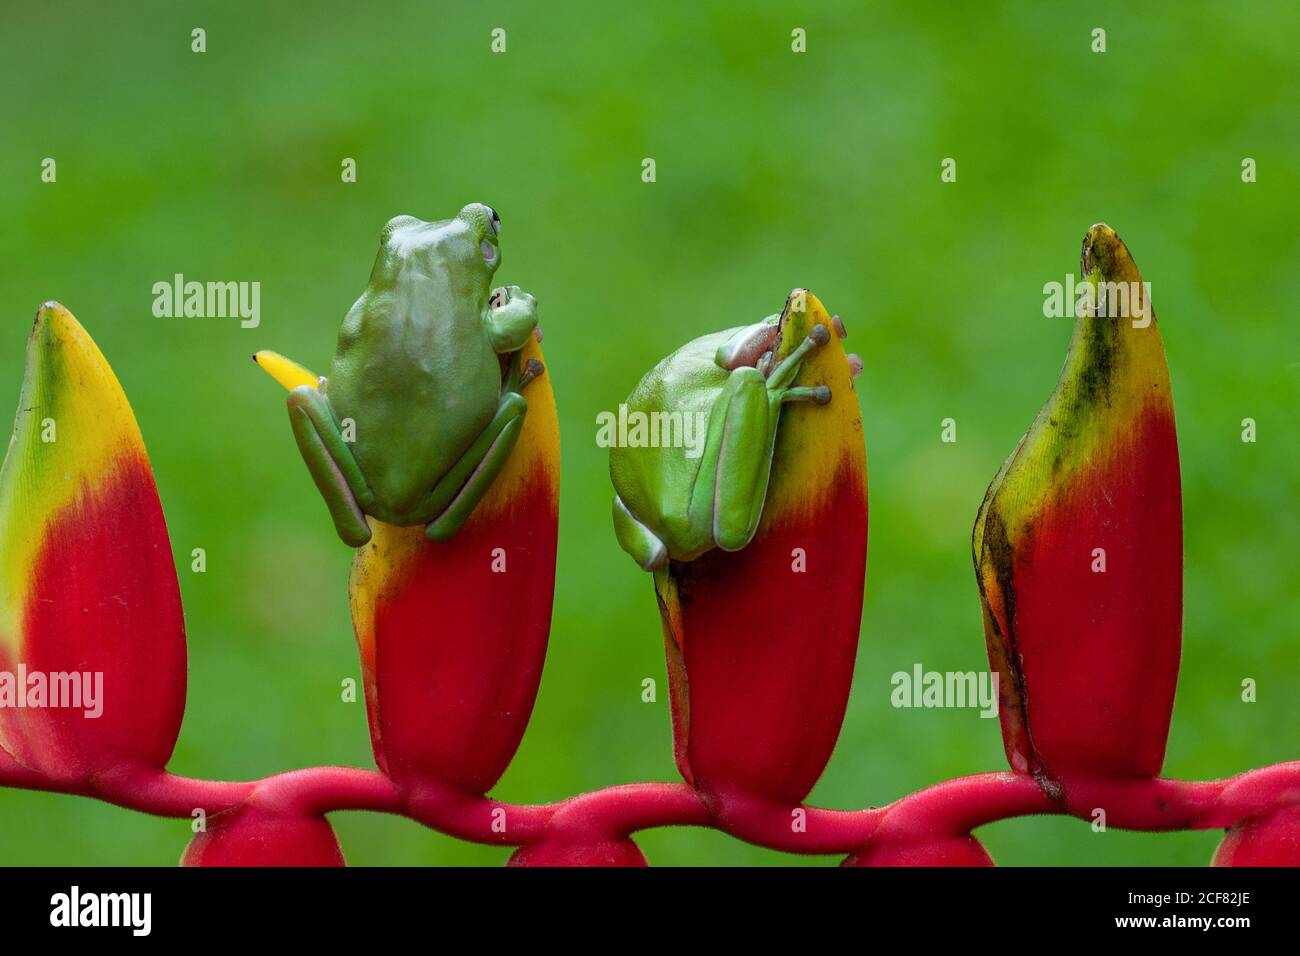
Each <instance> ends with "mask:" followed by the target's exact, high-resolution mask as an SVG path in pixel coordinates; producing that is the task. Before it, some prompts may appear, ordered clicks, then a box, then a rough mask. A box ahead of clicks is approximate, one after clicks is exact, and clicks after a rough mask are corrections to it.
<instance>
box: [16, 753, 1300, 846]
mask: <svg viewBox="0 0 1300 956" xmlns="http://www.w3.org/2000/svg"><path fill="white" fill-rule="evenodd" d="M1062 783H1063V784H1064V786H1065V790H1066V792H1067V793H1068V794H1069V798H1068V800H1067V801H1065V802H1062V801H1057V800H1053V799H1051V798H1049V797H1047V796H1046V795H1045V794H1044V793H1043V792H1042V790H1041V789H1040V788H1039V786H1038V784H1037V783H1036V782H1035V781H1034V780H1033V779H1032V778H1031V777H1029V776H1027V775H1025V774H1018V773H1010V772H999V773H984V774H975V775H973V776H968V777H959V778H957V779H955V780H947V781H944V782H943V783H939V784H936V785H934V786H931V787H927V788H925V789H923V790H919V791H917V792H915V793H911V794H908V795H907V796H905V797H902V798H901V799H899V800H897V801H895V802H894V803H891V804H889V805H888V806H884V807H879V808H876V807H872V808H869V809H866V810H829V809H824V808H820V807H810V806H782V805H779V804H775V803H772V802H770V801H768V800H765V799H763V798H757V797H754V796H752V795H748V794H705V793H702V792H699V791H696V790H694V789H692V788H691V787H689V786H688V785H686V784H684V783H633V784H624V785H621V786H613V787H606V788H604V789H601V790H596V791H592V792H590V793H583V794H578V795H577V796H574V797H570V798H568V799H567V800H563V801H560V802H558V803H553V804H540V805H527V804H510V803H503V802H501V801H498V800H494V799H492V798H490V797H487V796H482V795H478V794H471V793H464V792H461V791H457V790H454V789H452V788H448V787H443V786H441V785H438V784H432V783H429V784H421V785H420V786H418V787H416V788H413V789H412V790H409V791H407V792H405V793H403V792H401V791H399V790H398V788H397V787H396V786H395V785H394V784H393V783H392V781H391V780H389V779H388V778H387V777H386V776H384V775H383V774H382V773H379V772H378V771H375V770H363V769H358V768H352V767H309V768H305V769H302V770H291V771H288V772H285V773H280V774H275V775H273V776H270V777H266V778H265V779H262V780H256V781H224V782H223V781H210V780H197V779H193V778H190V777H180V776H176V775H174V774H170V773H167V772H166V771H165V770H157V769H154V768H151V767H144V766H124V767H120V768H117V769H116V770H113V771H111V772H108V773H104V774H101V775H99V776H98V777H96V778H95V779H94V780H93V781H92V782H91V783H90V784H88V785H83V786H78V787H74V788H68V787H64V786H61V785H60V784H59V783H58V782H57V781H50V780H47V779H45V778H43V777H41V776H40V775H39V774H36V773H34V772H32V771H30V770H28V769H26V768H25V767H23V766H21V765H20V764H18V763H16V762H15V761H14V760H13V759H12V758H11V757H9V756H8V755H7V754H5V753H4V752H3V751H0V786H10V787H21V788H24V789H30V790H53V791H59V792H71V793H77V794H80V795H83V796H88V797H94V798H96V799H100V800H104V801H107V802H109V803H114V804H117V805H119V806H123V807H127V808H129V809H133V810H139V811H141V812H143V813H151V814H154V815H157V816H167V817H189V816H191V815H192V814H193V812H194V811H195V810H196V809H202V810H203V811H204V812H205V813H207V814H209V815H212V814H216V813H220V812H222V811H224V810H229V809H232V808H234V807H236V806H239V805H240V804H243V803H245V802H246V801H252V802H255V803H257V804H259V805H261V806H263V807H265V808H267V809H270V810H275V811H279V812H282V813H285V814H286V815H298V816H317V815H323V814H326V813H330V812H333V811H336V810H370V811H375V812H381V813H393V814H398V815H401V816H406V817H409V818H410V819H412V820H415V821H417V822H420V823H422V824H424V825H426V826H429V827H431V828H433V829H436V830H439V831H441V832H443V833H446V834H448V835H449V836H454V837H459V838H460V839H463V840H469V841H472V842H476V843H484V844H491V845H498V846H520V845H522V844H525V843H529V842H532V841H534V840H536V839H538V838H540V837H541V836H543V835H544V834H557V835H561V836H564V837H566V838H569V839H578V840H582V839H591V840H593V841H594V840H605V839H614V838H620V837H625V836H628V835H629V834H631V833H635V832H636V831H638V830H645V829H650V828H653V827H661V826H702V827H711V828H714V829H718V830H721V831H723V832H725V833H728V834H730V835H731V836H734V837H736V838H737V839H740V840H744V841H745V842H747V843H752V844H755V845H757V846H763V847H767V848H770V849H774V850H782V851H785V852H788V853H801V854H840V853H849V852H851V851H853V850H856V849H859V848H861V847H862V846H864V845H865V844H866V843H868V842H869V841H870V842H872V843H874V844H876V845H881V844H883V843H885V842H899V843H919V842H927V841H931V840H939V839H944V838H947V837H953V836H959V835H962V834H965V833H969V832H970V831H971V830H974V829H976V828H978V827H980V826H983V825H985V824H988V823H993V822H995V821H998V820H1004V819H1009V818H1011V817H1018V816H1026V815H1031V814H1061V815H1070V816H1075V817H1078V818H1080V819H1083V820H1092V819H1094V814H1095V811H1096V810H1098V809H1101V810H1104V811H1105V814H1106V825H1107V826H1110V827H1115V828H1116V829H1125V830H1148V831H1151V830H1190V829H1195V830H1203V829H1222V828H1226V827H1229V826H1231V825H1233V824H1235V823H1237V822H1239V821H1241V820H1244V819H1247V818H1250V817H1254V816H1259V815H1261V814H1264V813H1267V812H1269V811H1270V810H1272V809H1274V808H1276V807H1279V806H1283V805H1288V806H1289V805H1296V804H1300V761H1293V762H1289V763H1280V764H1275V765H1273V766H1270V767H1265V768H1262V769H1259V770H1251V771H1247V772H1245V773H1242V774H1239V775H1237V776H1235V777H1231V778H1228V779H1226V780H1214V781H1180V780H1165V779H1159V778H1156V779H1134V780H1113V779H1079V778H1069V779H1065V780H1063V781H1062Z"/></svg>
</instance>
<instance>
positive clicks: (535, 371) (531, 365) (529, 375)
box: [516, 358, 546, 391]
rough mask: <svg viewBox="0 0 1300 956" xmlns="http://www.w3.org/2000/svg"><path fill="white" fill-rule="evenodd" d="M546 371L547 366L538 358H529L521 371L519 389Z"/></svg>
mask: <svg viewBox="0 0 1300 956" xmlns="http://www.w3.org/2000/svg"><path fill="white" fill-rule="evenodd" d="M545 372H546V366H545V365H543V364H542V363H541V362H540V361H539V360H537V359H535V358H534V359H529V360H528V361H527V362H525V363H524V367H523V371H521V372H520V373H519V384H518V386H517V388H516V390H517V391H522V390H523V388H524V386H525V385H527V384H528V383H529V382H531V381H532V380H533V379H535V378H540V377H541V376H542V375H543V374H544V373H545Z"/></svg>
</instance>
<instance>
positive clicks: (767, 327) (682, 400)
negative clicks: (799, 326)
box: [609, 289, 838, 571]
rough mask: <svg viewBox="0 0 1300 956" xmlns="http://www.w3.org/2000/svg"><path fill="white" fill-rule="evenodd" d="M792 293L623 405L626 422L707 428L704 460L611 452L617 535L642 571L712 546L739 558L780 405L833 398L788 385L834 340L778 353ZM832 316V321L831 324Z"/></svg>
mask: <svg viewBox="0 0 1300 956" xmlns="http://www.w3.org/2000/svg"><path fill="white" fill-rule="evenodd" d="M802 293H803V290H802V289H795V290H794V291H793V292H791V293H790V297H789V298H788V299H787V300H786V305H785V309H784V310H783V311H782V312H781V314H780V315H773V316H769V317H767V318H766V319H764V320H763V321H762V322H758V323H756V324H754V325H749V326H743V327H740V328H734V329H727V330H725V331H722V332H715V333H713V334H711V335H705V336H703V337H701V338H698V339H695V340H694V341H692V342H688V343H687V344H686V345H684V346H682V347H681V348H680V349H678V350H677V351H676V352H673V353H672V354H671V355H669V356H668V357H667V358H665V359H664V360H663V361H661V362H660V363H659V364H658V365H656V366H655V367H654V368H653V369H651V370H650V371H649V372H648V373H647V374H646V376H645V377H644V378H642V379H641V382H640V383H639V384H638V385H637V387H636V388H635V389H634V390H633V391H632V394H631V395H630V396H628V399H627V409H628V411H627V415H628V416H629V417H630V416H633V415H636V414H638V413H639V414H641V415H644V416H647V418H649V417H651V416H654V415H661V416H662V415H675V414H676V415H680V416H681V417H682V418H683V419H684V418H685V416H691V417H692V418H695V417H697V416H698V419H699V420H700V421H707V423H708V424H707V431H706V432H705V436H706V437H705V439H704V447H703V453H702V454H694V455H692V454H689V453H688V452H689V449H685V448H681V447H672V445H673V443H668V444H665V443H663V442H657V443H656V444H655V445H648V444H640V445H639V446H636V447H632V446H629V445H628V444H626V443H617V442H616V443H615V444H614V445H613V446H612V447H611V449H610V453H609V472H610V477H611V478H612V479H613V483H614V490H615V492H616V494H615V497H614V506H613V516H614V533H615V535H616V536H617V538H618V543H619V545H621V546H622V548H623V550H624V551H626V552H627V553H628V554H630V555H631V556H632V558H633V559H634V560H635V561H636V562H637V564H639V565H640V566H641V567H642V568H643V569H645V570H647V571H654V570H656V569H658V568H662V567H664V566H665V565H666V564H667V563H668V560H669V559H670V558H671V559H673V560H675V561H691V560H694V559H695V558H698V557H699V556H700V555H702V554H704V553H705V552H707V551H710V550H712V549H713V548H715V547H717V548H722V549H723V550H725V551H738V550H740V549H741V548H743V547H745V545H747V544H749V542H750V540H751V539H752V538H753V537H754V533H755V532H756V531H757V530H758V523H759V519H760V518H761V517H762V515H763V503H764V500H765V499H766V497H767V485H768V478H769V475H770V474H771V467H772V453H773V450H774V448H775V445H776V431H777V425H778V423H779V422H780V418H781V407H782V406H783V405H784V404H785V403H786V402H815V403H817V404H819V405H825V404H826V403H828V402H829V401H830V400H831V392H830V389H829V388H828V387H827V386H825V385H819V386H816V387H795V386H793V385H792V383H793V382H794V380H795V378H796V377H797V376H798V374H799V369H800V367H801V365H802V363H803V361H804V359H805V357H807V355H808V354H809V353H810V352H811V351H812V350H813V349H817V348H820V347H821V346H823V345H825V344H826V343H827V342H829V341H830V332H829V331H828V330H827V328H826V326H824V325H820V324H818V325H814V326H813V327H812V329H811V330H810V332H809V334H808V335H807V336H806V337H805V338H804V339H803V340H802V341H800V342H799V343H798V345H797V346H796V347H795V348H793V349H792V350H790V352H789V354H788V355H785V356H780V355H779V354H778V353H779V348H780V346H779V343H780V342H781V330H782V325H783V323H784V321H785V320H786V318H787V316H789V314H790V309H791V304H792V303H794V302H796V301H801V300H800V299H798V297H799V296H801V294H802ZM837 318H838V317H837Z"/></svg>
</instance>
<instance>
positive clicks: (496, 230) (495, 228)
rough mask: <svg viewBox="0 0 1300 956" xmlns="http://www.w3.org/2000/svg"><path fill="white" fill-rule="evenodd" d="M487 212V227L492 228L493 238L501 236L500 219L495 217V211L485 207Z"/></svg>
mask: <svg viewBox="0 0 1300 956" xmlns="http://www.w3.org/2000/svg"><path fill="white" fill-rule="evenodd" d="M487 211H488V225H489V226H491V227H492V235H494V236H499V235H501V217H500V216H498V215H497V211H496V210H495V209H493V208H492V207H491V206H488V207H487Z"/></svg>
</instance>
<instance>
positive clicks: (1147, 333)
mask: <svg viewBox="0 0 1300 956" xmlns="http://www.w3.org/2000/svg"><path fill="white" fill-rule="evenodd" d="M1082 272H1083V276H1084V279H1085V280H1087V282H1088V284H1089V285H1090V286H1091V287H1092V288H1094V289H1098V290H1099V293H1098V294H1095V296H1094V307H1093V308H1091V309H1090V310H1089V309H1085V311H1086V312H1088V313H1089V314H1086V315H1084V317H1082V318H1079V319H1078V320H1077V322H1076V324H1075V327H1074V338H1073V340H1072V342H1071V344H1070V351H1069V354H1068V355H1067V357H1066V360H1065V368H1064V370H1063V371H1062V373H1061V377H1060V381H1059V382H1058V383H1057V386H1056V391H1055V392H1053V393H1052V396H1051V397H1050V398H1049V399H1048V401H1047V404H1046V405H1044V406H1043V409H1042V411H1040V412H1039V413H1038V417H1037V419H1036V420H1035V421H1034V423H1033V425H1032V426H1031V427H1030V429H1029V432H1028V433H1027V434H1026V435H1025V436H1024V438H1022V439H1021V440H1020V444H1019V445H1018V446H1017V447H1016V449H1015V451H1014V452H1012V454H1011V457H1010V458H1008V459H1007V461H1006V462H1005V463H1004V464H1003V466H1002V469H1001V470H1000V471H999V472H998V475H997V477H996V478H994V479H993V483H992V485H990V486H989V490H988V493H987V494H986V495H985V498H984V503H983V504H982V505H981V507H980V510H979V516H978V518H977V519H976V522H975V530H974V536H973V551H974V559H975V572H976V578H977V580H978V583H979V590H980V597H981V601H982V603H983V606H984V629H985V637H986V643H987V648H988V654H989V662H990V664H991V665H992V667H993V669H994V670H996V671H997V672H998V674H999V675H1000V682H999V692H1000V697H1001V699H1000V718H1001V723H1002V736H1003V742H1004V745H1005V747H1006V753H1007V759H1008V760H1009V761H1010V763H1011V767H1012V769H1014V770H1018V771H1021V772H1027V773H1031V774H1033V775H1034V776H1035V777H1036V778H1037V779H1038V781H1039V783H1040V785H1042V786H1043V788H1044V792H1046V793H1048V794H1049V795H1051V796H1053V797H1060V796H1061V795H1062V790H1063V787H1062V778H1063V777H1068V776H1070V775H1085V776H1104V777H1147V776H1154V775H1156V774H1158V773H1159V772H1160V768H1161V765H1162V763H1163V762H1164V753H1165V742H1166V739H1167V737H1168V734H1169V721H1170V715H1171V712H1172V709H1173V702H1174V688H1175V685H1176V683H1177V680H1178V662H1179V654H1180V646H1181V635H1182V616H1183V583H1182V568H1183V519H1182V498H1181V490H1180V482H1179V470H1178V439H1177V435H1176V432H1175V427H1174V405H1173V396H1172V395H1171V394H1170V388H1169V370H1168V368H1167V367H1166V364H1165V352H1164V346H1163V345H1162V343H1161V340H1160V330H1159V327H1158V325H1157V324H1156V320H1155V313H1154V310H1152V309H1151V308H1150V299H1149V289H1147V288H1146V287H1144V286H1143V283H1142V277H1141V275H1140V274H1139V272H1138V268H1137V266H1136V264H1134V262H1133V258H1132V257H1131V256H1130V255H1129V251H1128V249H1127V248H1126V247H1125V245H1124V243H1123V242H1122V241H1121V240H1120V238H1119V236H1117V235H1116V234H1115V232H1114V230H1112V229H1111V228H1110V227H1108V226H1105V225H1096V226H1093V227H1092V228H1091V229H1090V230H1089V231H1088V234H1087V236H1086V237H1085V238H1084V242H1083V257H1082ZM1115 283H1122V284H1123V286H1122V287H1118V286H1115V285H1113V284H1115ZM1106 284H1112V285H1109V286H1108V285H1106ZM1117 288H1122V292H1123V296H1124V297H1126V298H1127V306H1128V307H1127V309H1125V308H1123V300H1122V298H1121V297H1120V296H1118V295H1116V294H1114V290H1116V289H1117ZM1108 290H1109V291H1110V293H1111V294H1107V293H1108ZM1092 313H1096V314H1092ZM1119 313H1124V314H1119Z"/></svg>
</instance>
